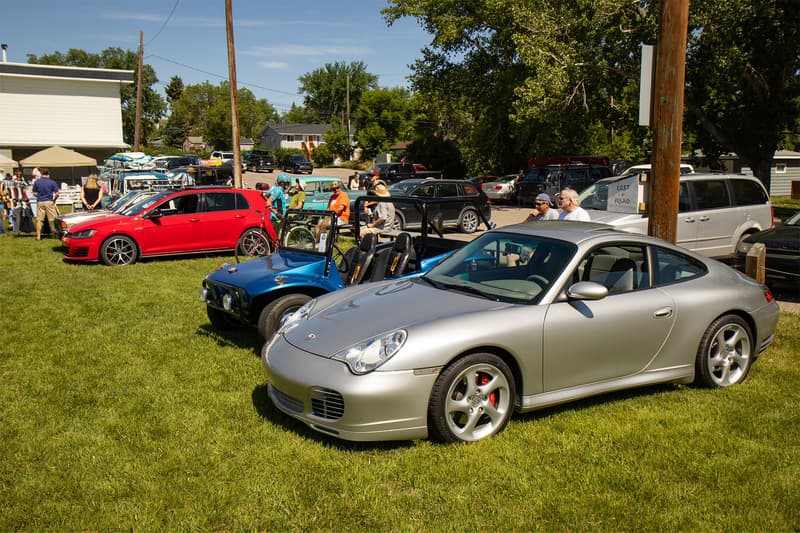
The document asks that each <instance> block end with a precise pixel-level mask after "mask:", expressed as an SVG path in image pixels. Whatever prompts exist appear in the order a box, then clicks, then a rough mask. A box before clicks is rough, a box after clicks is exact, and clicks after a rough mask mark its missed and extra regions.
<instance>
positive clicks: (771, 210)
mask: <svg viewBox="0 0 800 533" xmlns="http://www.w3.org/2000/svg"><path fill="white" fill-rule="evenodd" d="M769 220H770V224H771V226H770V227H775V207H774V206H773V205H772V204H770V206H769Z"/></svg>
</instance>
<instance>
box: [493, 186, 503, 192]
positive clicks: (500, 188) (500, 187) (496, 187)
mask: <svg viewBox="0 0 800 533" xmlns="http://www.w3.org/2000/svg"><path fill="white" fill-rule="evenodd" d="M494 190H496V191H502V190H503V186H502V185H495V186H494Z"/></svg>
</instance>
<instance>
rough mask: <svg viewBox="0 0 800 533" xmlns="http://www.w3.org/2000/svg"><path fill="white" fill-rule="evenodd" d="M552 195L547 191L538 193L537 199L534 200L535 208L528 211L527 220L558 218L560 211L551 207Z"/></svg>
mask: <svg viewBox="0 0 800 533" xmlns="http://www.w3.org/2000/svg"><path fill="white" fill-rule="evenodd" d="M551 205H552V204H551V203H550V196H548V195H547V194H546V193H543V192H540V193H539V194H538V195H536V200H534V202H533V209H532V210H531V212H530V213H528V218H526V219H525V222H533V221H536V220H558V211H557V210H555V209H551V208H550V207H551Z"/></svg>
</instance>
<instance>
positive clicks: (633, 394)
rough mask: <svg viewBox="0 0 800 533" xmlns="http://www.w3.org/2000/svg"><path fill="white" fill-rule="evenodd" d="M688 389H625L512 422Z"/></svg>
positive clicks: (666, 386) (666, 385)
mask: <svg viewBox="0 0 800 533" xmlns="http://www.w3.org/2000/svg"><path fill="white" fill-rule="evenodd" d="M686 387H689V388H691V385H680V384H676V383H660V384H657V385H649V386H646V387H638V388H633V389H624V390H619V391H614V392H608V393H605V394H599V395H597V396H591V397H589V398H583V399H581V400H574V401H571V402H567V403H562V404H559V405H553V406H551V407H545V408H542V409H537V410H535V411H530V412H528V413H522V414H520V413H515V414H514V416H513V417H512V418H511V422H512V423H513V421H514V418H517V419H518V420H524V421H530V420H532V419H536V418H548V417H551V416H555V415H559V414H561V413H568V412H574V411H582V410H584V409H589V408H592V407H597V406H598V405H605V404H610V403H614V402H619V401H625V400H631V399H635V398H642V397H646V396H655V395H657V394H662V393H665V392H675V393H676V394H677V393H678V391H679V390H680V389H684V388H686Z"/></svg>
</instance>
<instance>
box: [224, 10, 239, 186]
mask: <svg viewBox="0 0 800 533" xmlns="http://www.w3.org/2000/svg"><path fill="white" fill-rule="evenodd" d="M225 27H226V28H227V30H228V77H229V81H230V85H231V130H232V132H231V133H232V135H233V182H234V183H235V184H236V186H237V187H242V186H243V183H242V152H241V149H240V146H239V103H238V98H237V94H236V93H237V92H238V91H237V90H236V54H235V48H234V46H233V9H232V8H231V0H225Z"/></svg>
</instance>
